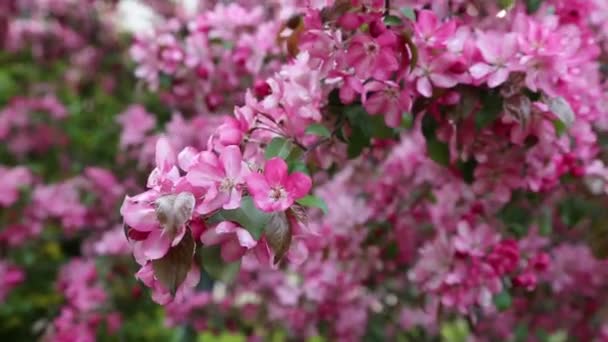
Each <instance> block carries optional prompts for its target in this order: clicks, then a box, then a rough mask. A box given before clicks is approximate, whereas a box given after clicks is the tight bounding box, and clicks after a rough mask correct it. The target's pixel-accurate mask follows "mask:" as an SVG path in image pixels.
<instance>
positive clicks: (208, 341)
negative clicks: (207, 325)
mask: <svg viewBox="0 0 608 342" xmlns="http://www.w3.org/2000/svg"><path fill="white" fill-rule="evenodd" d="M246 340H247V339H246V338H245V336H244V335H241V334H234V333H228V332H222V334H221V335H214V334H213V333H212V332H209V331H206V332H204V333H202V334H200V335H199V336H198V338H197V342H245V341H246Z"/></svg>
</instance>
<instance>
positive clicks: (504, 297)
mask: <svg viewBox="0 0 608 342" xmlns="http://www.w3.org/2000/svg"><path fill="white" fill-rule="evenodd" d="M511 302H512V300H511V295H510V294H509V292H507V291H506V290H503V291H502V292H501V293H499V294H497V295H495V296H494V305H496V308H497V309H498V311H505V310H507V309H509V308H510V307H511Z"/></svg>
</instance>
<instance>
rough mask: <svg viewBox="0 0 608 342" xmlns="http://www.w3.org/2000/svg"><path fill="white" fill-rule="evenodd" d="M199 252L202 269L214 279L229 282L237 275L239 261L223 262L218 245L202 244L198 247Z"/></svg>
mask: <svg viewBox="0 0 608 342" xmlns="http://www.w3.org/2000/svg"><path fill="white" fill-rule="evenodd" d="M199 253H200V261H201V265H203V269H204V270H205V272H207V274H209V275H210V276H211V277H212V278H213V279H214V280H219V281H221V282H223V283H226V284H230V283H232V282H233V281H234V280H235V279H236V277H237V276H238V274H239V270H240V269H241V261H240V260H238V261H235V262H225V261H224V260H223V259H222V252H221V247H220V246H219V245H218V246H204V247H202V248H201V249H200V251H199Z"/></svg>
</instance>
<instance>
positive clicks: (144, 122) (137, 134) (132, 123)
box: [116, 105, 156, 148]
mask: <svg viewBox="0 0 608 342" xmlns="http://www.w3.org/2000/svg"><path fill="white" fill-rule="evenodd" d="M116 121H117V122H118V123H119V124H120V125H121V126H122V132H121V135H120V146H121V147H122V148H127V147H129V146H132V145H139V144H141V143H143V141H144V137H145V136H146V133H148V132H149V131H150V130H151V129H153V128H154V126H155V125H156V119H155V118H154V116H152V115H151V114H150V113H148V112H147V111H146V110H145V108H144V107H143V106H141V105H131V106H130V107H129V108H127V109H126V110H125V111H124V112H122V113H121V114H120V115H119V116H118V117H117V118H116Z"/></svg>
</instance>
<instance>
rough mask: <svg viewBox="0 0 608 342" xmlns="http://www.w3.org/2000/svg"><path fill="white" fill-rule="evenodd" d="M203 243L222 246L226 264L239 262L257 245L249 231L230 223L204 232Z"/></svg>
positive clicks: (223, 223) (221, 223)
mask: <svg viewBox="0 0 608 342" xmlns="http://www.w3.org/2000/svg"><path fill="white" fill-rule="evenodd" d="M201 242H202V243H203V244H204V245H207V246H213V245H221V249H222V252H221V254H222V259H224V261H226V262H232V261H236V260H239V259H240V258H241V257H242V256H243V255H244V254H245V253H246V252H247V250H249V249H251V248H253V247H255V246H256V245H257V242H256V241H255V240H254V238H253V236H251V234H250V233H249V231H247V229H244V228H242V227H239V226H237V225H236V224H235V223H233V222H229V221H223V222H220V223H218V224H217V225H216V226H215V227H211V228H209V229H207V230H206V231H204V232H203V234H201Z"/></svg>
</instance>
